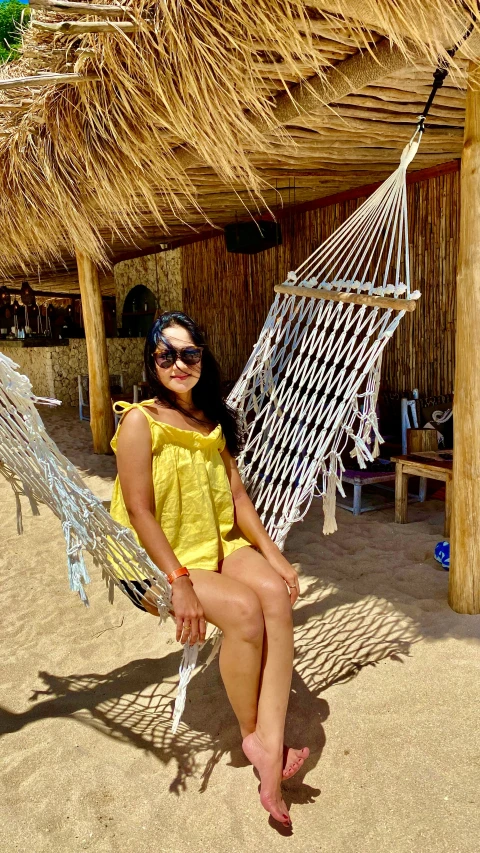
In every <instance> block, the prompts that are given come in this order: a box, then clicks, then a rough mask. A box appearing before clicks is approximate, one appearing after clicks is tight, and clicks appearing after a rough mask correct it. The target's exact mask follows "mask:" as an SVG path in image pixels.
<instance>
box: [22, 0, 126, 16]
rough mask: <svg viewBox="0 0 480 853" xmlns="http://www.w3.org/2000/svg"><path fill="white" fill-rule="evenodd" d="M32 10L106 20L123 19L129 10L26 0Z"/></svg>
mask: <svg viewBox="0 0 480 853" xmlns="http://www.w3.org/2000/svg"><path fill="white" fill-rule="evenodd" d="M28 4H29V6H31V8H32V9H47V10H49V11H51V10H53V11H59V12H71V13H78V14H79V15H99V16H100V17H103V16H104V17H106V18H119V17H125V15H126V14H128V12H129V9H128V8H125V6H113V5H112V6H105V5H101V4H98V3H77V2H72V0H28Z"/></svg>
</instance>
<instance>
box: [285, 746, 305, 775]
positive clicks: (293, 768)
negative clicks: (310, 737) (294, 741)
mask: <svg viewBox="0 0 480 853" xmlns="http://www.w3.org/2000/svg"><path fill="white" fill-rule="evenodd" d="M309 755H310V750H309V748H308V746H304V747H303V749H293V747H291V746H290V747H289V746H284V747H283V773H282V778H283V779H291V778H292V776H295V773H298V771H299V770H300V767H302V765H303V764H304V763H305V761H306V760H307V758H308V756H309Z"/></svg>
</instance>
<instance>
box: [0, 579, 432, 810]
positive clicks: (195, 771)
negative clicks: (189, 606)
mask: <svg viewBox="0 0 480 853" xmlns="http://www.w3.org/2000/svg"><path fill="white" fill-rule="evenodd" d="M332 598H335V595H332V593H331V591H328V590H324V595H323V596H322V595H319V593H318V591H317V593H316V597H315V599H314V600H310V601H309V600H307V601H306V602H305V603H304V605H303V606H302V607H298V608H296V609H295V623H296V629H295V637H296V661H295V668H294V673H293V680H292V691H291V697H290V707H289V714H288V723H287V731H286V741H287V743H290V744H293V745H304V744H308V745H309V746H310V749H311V758H310V759H309V761H308V762H307V764H306V766H305V767H304V768H303V769H302V771H301V772H300V773H298V774H297V776H296V777H295V778H294V779H292V780H290V781H289V782H287V783H286V784H285V799H286V801H287V804H288V805H290V804H291V803H292V802H295V803H309V802H312V801H313V800H314V799H315V798H316V797H317V796H318V795H319V793H320V791H319V790H318V789H314V788H312V787H310V786H309V785H307V784H306V783H305V782H304V777H305V774H306V773H308V771H309V769H311V767H312V762H314V763H317V762H318V760H319V759H320V756H321V753H322V750H323V747H324V745H325V733H324V728H323V723H324V722H325V720H326V719H327V718H328V715H329V708H328V704H327V702H326V701H325V699H323V698H322V697H321V693H322V691H324V690H325V689H326V688H327V687H328V686H329V685H331V684H334V683H337V682H340V681H344V680H346V679H348V678H351V677H352V676H353V675H355V673H356V672H358V670H359V669H360V668H361V667H363V666H366V665H374V664H375V663H377V662H378V661H380V660H383V659H384V658H386V657H390V658H393V659H396V660H401V657H402V656H404V655H407V654H408V651H409V648H410V645H411V643H412V642H414V641H415V640H416V639H417V636H416V634H415V630H414V629H413V628H412V626H411V625H409V624H405V622H404V621H401V620H399V616H398V614H397V613H396V612H395V611H394V609H393V607H392V608H390V607H389V606H388V605H387V604H386V603H385V602H383V601H380V602H379V601H378V600H375V599H373V598H372V599H366V600H365V599H363V600H360V601H358V602H353V603H351V602H349V603H347V604H340V605H339V606H337V607H332ZM204 654H205V653H204ZM180 656H181V653H180V651H178V652H174V653H171V654H169V655H166V656H165V657H163V658H161V659H159V660H155V659H148V658H147V659H140V660H135V661H132V662H130V663H128V664H127V665H126V666H122V667H119V668H117V669H114V670H112V671H111V672H109V673H107V674H106V675H100V674H98V673H89V672H85V673H77V674H72V675H70V676H67V677H59V676H56V675H54V674H52V673H48V672H40V673H39V677H40V679H41V680H42V682H43V684H44V685H45V689H44V690H37V691H35V693H34V694H33V695H32V696H31V697H30V701H31V702H32V707H31V708H30V709H29V710H28V711H25V712H23V713H18V714H15V713H11V712H10V711H8V710H6V709H0V733H1V734H2V735H6V734H9V733H13V732H16V731H19V730H20V729H22V728H23V727H24V726H26V725H30V724H32V723H35V722H37V721H39V720H43V719H47V718H71V719H72V720H74V721H76V722H77V723H80V724H82V725H87V726H90V727H93V728H95V729H96V730H97V731H99V732H101V733H102V734H104V735H105V736H108V737H113V738H116V739H120V740H122V741H124V742H127V743H129V744H131V745H133V746H135V747H137V748H138V749H142V750H146V751H148V752H149V753H151V754H152V755H154V756H155V757H156V758H157V759H158V760H159V761H161V762H162V763H163V764H165V765H166V764H168V763H169V762H171V760H172V759H174V761H175V766H176V769H175V775H174V777H173V778H172V780H171V783H170V790H171V791H173V792H176V793H177V794H180V793H181V792H182V791H184V790H185V789H186V786H187V780H188V779H192V778H196V779H198V780H199V783H200V791H205V790H206V788H207V786H208V783H209V780H210V777H211V775H212V773H213V772H214V770H215V767H216V765H217V764H218V762H219V761H220V760H221V758H222V757H223V756H224V755H226V754H230V764H231V765H232V766H234V767H240V766H245V765H246V763H247V762H246V759H245V757H244V755H243V753H242V751H241V748H240V742H239V736H238V728H237V724H236V720H235V718H234V716H233V712H232V711H231V708H230V706H229V704H228V701H227V698H226V695H225V692H224V689H223V685H222V683H221V680H220V675H219V670H218V664H217V662H213V663H212V664H211V665H210V666H209V667H207V668H206V669H203V670H200V671H198V672H197V673H196V675H195V676H194V678H193V679H192V681H191V684H190V686H189V690H188V696H187V705H186V709H185V713H184V716H183V720H182V723H181V726H180V728H179V730H178V732H177V734H176V735H172V733H171V731H170V718H171V709H172V706H173V702H174V699H175V693H176V686H177V676H178V667H179V663H180Z"/></svg>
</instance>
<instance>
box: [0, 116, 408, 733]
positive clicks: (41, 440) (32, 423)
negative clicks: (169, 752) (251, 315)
mask: <svg viewBox="0 0 480 853" xmlns="http://www.w3.org/2000/svg"><path fill="white" fill-rule="evenodd" d="M420 137H421V133H420V132H418V131H417V132H416V134H415V135H414V137H413V139H412V140H411V142H410V143H409V144H408V145H407V146H406V148H405V150H404V152H403V154H402V158H401V161H400V165H399V168H398V169H397V170H396V172H394V173H393V175H391V176H390V177H389V178H388V179H387V180H386V181H385V182H384V183H383V184H382V185H381V186H380V187H379V188H378V189H377V190H376V192H374V193H373V194H372V195H371V196H370V197H369V198H368V199H367V201H366V202H365V203H364V204H362V205H361V207H359V208H358V210H357V211H356V212H355V213H354V214H353V215H352V216H351V217H350V218H349V219H347V220H346V222H344V223H343V225H342V226H341V227H340V228H338V229H337V230H336V231H335V232H334V233H333V234H332V235H331V236H330V237H329V238H328V239H327V240H326V241H325V242H324V243H323V244H322V245H321V246H320V247H319V248H318V249H317V250H316V251H315V252H314V253H313V254H312V255H311V256H310V257H309V258H308V259H307V260H306V261H305V262H304V263H303V264H302V265H301V266H300V267H299V268H298V269H297V270H295V272H290V273H289V274H288V277H287V281H286V282H285V285H286V287H285V288H284V290H286V291H287V292H284V293H277V295H276V297H275V300H274V302H273V304H272V307H271V309H270V312H269V314H268V317H267V319H266V321H265V324H264V327H263V329H262V331H261V333H260V336H259V339H258V341H257V343H256V345H255V347H254V349H253V352H252V355H251V356H250V359H249V360H248V362H247V364H246V366H245V369H244V371H243V373H242V375H241V376H240V378H239V380H238V382H237V384H236V386H235V388H234V389H233V391H232V393H231V395H230V400H229V401H230V403H231V404H232V405H233V406H234V407H235V408H236V410H237V412H238V414H239V417H240V420H241V423H242V424H243V429H244V433H245V446H244V449H243V451H242V453H241V455H240V457H239V459H238V462H239V467H240V470H241V474H242V478H243V481H244V483H245V485H246V487H247V489H248V491H249V494H250V496H251V497H252V499H253V501H254V503H255V506H256V508H257V510H258V512H259V514H260V516H261V518H262V521H263V523H264V524H265V527H266V529H267V530H268V532H269V533H270V535H271V536H272V538H273V539H274V540H275V541H276V542H277V543H278V545H279V546H280V547H283V545H284V543H285V539H286V536H287V534H288V531H289V529H290V527H291V525H292V524H293V523H294V522H297V521H300V520H301V519H302V518H303V517H304V516H305V514H306V512H307V510H308V508H309V506H310V504H311V501H312V499H313V497H314V496H315V495H319V496H322V497H323V500H324V516H325V522H324V532H325V533H331V532H333V531H334V530H335V529H336V525H335V494H336V490H337V488H338V489H339V490H340V491H341V492H342V494H343V490H342V484H341V475H342V470H343V464H342V454H343V453H344V451H345V450H348V449H349V443H350V444H351V454H352V455H355V456H356V457H357V460H358V463H359V465H360V466H361V467H364V466H365V463H366V462H367V461H368V460H372V459H373V458H374V456H375V455H376V454H377V453H378V449H379V448H378V445H379V443H380V442H381V441H382V439H381V436H380V434H379V431H378V424H377V419H376V414H375V407H376V401H377V395H378V388H379V378H380V369H381V358H382V352H383V349H384V347H385V346H386V344H387V342H388V340H389V339H390V338H391V336H392V334H393V332H394V331H395V329H396V327H397V325H398V323H399V322H400V320H401V318H402V317H403V315H404V314H405V309H402V308H401V305H402V303H403V302H404V301H406V300H411V299H417V298H418V297H419V296H420V294H419V293H418V291H415V292H413V293H412V292H411V289H410V276H409V260H408V226H407V204H406V182H405V177H406V169H407V166H408V164H409V163H410V162H411V160H412V159H413V157H414V156H415V153H416V151H417V148H418V144H419V141H420ZM289 288H290V290H289ZM291 288H295V292H293V291H292V290H291ZM314 291H315V292H316V296H314V295H313V293H314ZM328 291H330V293H331V294H332V296H334V295H335V294H336V293H337V294H338V293H345V294H352V293H356V294H365V295H368V296H373V297H384V296H388V297H391V298H393V299H395V300H398V308H397V307H395V310H394V309H392V308H391V307H387V308H385V307H383V306H382V305H381V304H378V305H376V304H373V305H372V304H356V303H347V302H342V301H332V300H331V299H330V298H328V296H329V294H328ZM322 294H323V297H322ZM318 297H320V298H318ZM16 368H17V365H15V364H14V363H13V362H12V361H11V360H10V359H9V358H7V357H6V356H5V355H2V354H1V353H0V379H1V385H0V472H1V473H2V474H3V475H4V476H5V477H6V478H7V480H8V481H9V482H10V484H11V486H12V487H13V490H14V493H15V498H16V502H17V525H18V530H19V532H21V529H22V522H21V505H20V495H22V494H23V495H26V496H27V498H28V499H29V501H30V504H31V507H32V510H33V512H34V513H35V514H38V508H37V504H38V503H44V504H46V505H47V506H49V507H50V508H51V509H52V510H53V512H54V513H55V515H57V516H58V518H59V519H60V521H61V524H62V529H63V533H64V536H65V541H66V548H67V560H68V567H69V579H70V586H71V588H72V589H73V590H75V591H77V592H78V593H79V595H80V597H81V598H82V600H83V601H85V602H86V603H87V597H86V593H85V589H84V585H85V584H86V583H87V582H88V580H89V578H88V574H87V570H86V566H85V562H84V558H83V551H84V550H85V551H87V552H88V553H90V554H91V555H92V557H93V560H94V563H95V565H97V566H99V567H100V568H101V570H102V572H103V576H104V578H105V580H106V583H107V585H108V587H109V591H110V598H111V599H112V598H113V591H114V588H115V587H118V588H120V589H122V587H121V585H120V579H122V578H123V574H122V572H121V570H120V569H121V566H122V565H124V564H125V562H127V563H128V564H129V567H130V569H131V571H132V574H134V576H135V579H136V580H138V581H139V582H140V583H143V582H144V580H145V579H148V580H150V581H151V582H154V583H155V585H156V588H157V590H158V602H157V604H158V610H159V615H160V618H161V619H165V618H166V617H167V615H168V613H169V610H170V601H171V590H170V586H169V584H168V582H167V581H166V578H165V575H164V574H163V573H162V572H161V571H160V570H159V569H158V568H157V567H156V566H155V565H154V564H153V563H152V561H151V560H150V559H149V557H148V555H147V554H146V552H145V551H144V550H143V549H142V548H141V547H140V546H139V545H138V544H137V542H136V540H135V538H134V536H133V534H132V532H131V531H130V530H128V529H126V528H124V527H122V526H121V525H119V524H117V522H115V521H114V520H113V519H112V518H111V516H110V515H109V513H108V512H107V510H106V509H105V507H104V506H103V504H102V502H101V501H100V500H99V499H98V498H96V497H95V495H93V494H92V492H91V491H90V490H89V489H88V488H87V487H86V486H85V485H84V483H83V481H82V479H81V477H80V476H79V474H78V472H77V470H76V468H75V467H74V465H72V463H71V462H69V460H68V459H67V458H66V457H65V456H63V454H62V453H61V452H60V451H59V449H58V448H57V447H56V445H55V444H54V442H53V441H52V440H51V439H50V438H49V436H48V434H47V432H46V430H45V427H44V425H43V423H42V420H41V418H40V416H39V414H38V412H37V409H36V404H38V403H47V404H48V403H49V404H54V405H55V404H58V401H51V400H50V401H49V400H45V399H41V398H38V397H36V396H35V395H34V394H33V392H32V388H31V384H30V381H29V380H28V378H27V377H26V376H22V375H20V374H19V373H18V371H17V369H16ZM117 567H118V570H119V571H118V576H117V571H116V568H117ZM144 588H145V591H146V590H147V586H146V585H144ZM122 591H123V590H122ZM214 636H215V638H216V639H217V640H218V638H219V635H218V632H214ZM217 645H218V643H217ZM196 657H197V648H196V647H194V648H193V649H192V648H190V647H189V646H188V645H186V646H185V647H184V656H183V660H182V665H181V668H180V686H179V692H178V696H177V701H176V704H175V711H174V724H173V728H174V730H175V729H176V727H177V726H178V723H179V720H180V717H181V714H182V711H183V707H184V704H185V691H186V685H187V683H188V680H189V678H190V675H191V672H192V670H193V668H194V666H195V663H196Z"/></svg>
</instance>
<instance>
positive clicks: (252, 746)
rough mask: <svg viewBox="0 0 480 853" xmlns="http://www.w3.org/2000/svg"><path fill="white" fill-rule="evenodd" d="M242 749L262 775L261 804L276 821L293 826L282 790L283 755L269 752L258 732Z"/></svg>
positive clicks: (250, 737) (250, 736)
mask: <svg viewBox="0 0 480 853" xmlns="http://www.w3.org/2000/svg"><path fill="white" fill-rule="evenodd" d="M242 749H243V751H244V753H245V755H246V756H247V758H248V760H249V761H250V762H251V763H252V764H253V766H254V767H256V769H257V770H258V773H259V775H260V802H261V804H262V806H263V808H264V809H265V810H266V811H267V812H270V814H271V816H272V817H273V818H274V820H278V821H279V823H282V824H283V825H284V826H286V827H290V826H291V820H290V816H289V814H288V809H287V807H286V805H285V803H284V801H283V797H282V792H281V790H280V782H281V778H282V760H283V757H282V754H281V752H280V753H279V755H275V754H273V753H270V752H269V751H267V749H266V748H265V747H264V745H263V744H262V742H261V741H260V738H259V737H258V735H257V733H256V732H253V733H252V734H251V735H247V737H246V738H244V739H243V742H242Z"/></svg>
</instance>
